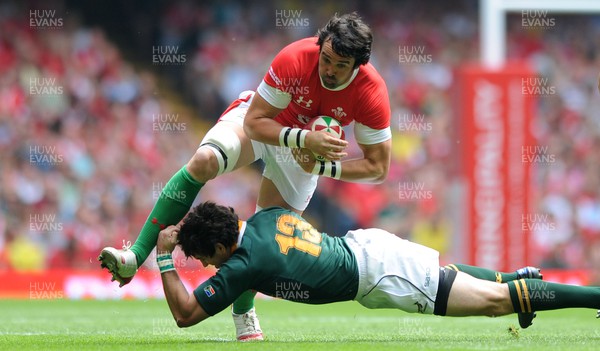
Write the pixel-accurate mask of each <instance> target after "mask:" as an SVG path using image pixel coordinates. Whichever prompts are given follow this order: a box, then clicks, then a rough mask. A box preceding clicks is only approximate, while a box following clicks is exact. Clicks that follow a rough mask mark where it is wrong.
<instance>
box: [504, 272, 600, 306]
mask: <svg viewBox="0 0 600 351" xmlns="http://www.w3.org/2000/svg"><path fill="white" fill-rule="evenodd" d="M508 290H509V292H510V299H511V301H512V304H513V308H514V309H515V312H532V311H547V310H556V309H559V308H577V307H581V308H594V309H599V308H600V288H599V287H595V286H577V285H566V284H558V283H550V282H545V281H542V280H538V279H519V280H515V281H512V282H508Z"/></svg>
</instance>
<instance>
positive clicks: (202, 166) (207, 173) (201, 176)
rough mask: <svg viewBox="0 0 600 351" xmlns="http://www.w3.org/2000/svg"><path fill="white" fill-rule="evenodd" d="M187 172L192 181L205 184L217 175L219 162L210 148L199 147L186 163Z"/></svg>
mask: <svg viewBox="0 0 600 351" xmlns="http://www.w3.org/2000/svg"><path fill="white" fill-rule="evenodd" d="M187 170H188V172H190V174H191V175H192V177H194V179H196V180H197V181H199V182H202V183H205V182H207V181H209V180H211V179H213V178H215V177H216V176H217V175H218V174H219V162H218V160H217V157H216V156H215V154H214V153H213V152H212V151H211V150H210V148H208V147H199V148H198V150H196V153H195V154H194V156H192V159H191V160H190V161H189V162H188V165H187Z"/></svg>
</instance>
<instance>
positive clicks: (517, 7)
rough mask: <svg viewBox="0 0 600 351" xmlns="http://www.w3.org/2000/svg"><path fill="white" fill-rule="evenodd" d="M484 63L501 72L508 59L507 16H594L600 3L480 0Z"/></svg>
mask: <svg viewBox="0 0 600 351" xmlns="http://www.w3.org/2000/svg"><path fill="white" fill-rule="evenodd" d="M479 5H480V9H479V28H480V31H481V35H480V38H479V45H480V53H481V63H482V65H483V66H484V67H487V68H490V69H497V68H499V67H502V65H503V64H504V61H505V59H506V14H507V13H508V12H516V11H527V10H529V11H536V10H537V11H548V12H554V13H579V14H591V13H599V12H600V0H480V3H479Z"/></svg>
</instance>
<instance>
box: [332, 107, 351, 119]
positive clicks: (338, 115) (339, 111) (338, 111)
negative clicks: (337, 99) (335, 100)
mask: <svg viewBox="0 0 600 351" xmlns="http://www.w3.org/2000/svg"><path fill="white" fill-rule="evenodd" d="M331 112H333V115H334V116H335V119H342V118H343V117H344V116H347V114H346V112H344V109H343V108H341V107H339V106H338V107H337V108H332V109H331Z"/></svg>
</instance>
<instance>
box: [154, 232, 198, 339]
mask: <svg viewBox="0 0 600 351" xmlns="http://www.w3.org/2000/svg"><path fill="white" fill-rule="evenodd" d="M178 233H179V227H178V226H173V225H172V226H169V227H167V228H165V229H163V230H162V231H161V232H160V233H159V235H158V241H157V243H156V252H157V255H160V254H169V255H170V254H171V253H172V252H173V250H174V249H175V245H176V244H177V234H178ZM160 276H161V279H162V283H163V289H164V291H165V297H166V299H167V304H168V305H169V309H170V310H171V313H172V314H173V318H174V319H175V322H176V323H177V326H178V327H180V328H185V327H189V326H192V325H195V324H198V323H199V322H201V321H203V320H205V319H206V318H208V317H209V315H208V314H207V313H206V312H205V311H204V309H203V308H202V306H200V304H199V303H198V301H197V300H196V298H195V297H194V295H193V294H190V293H188V291H187V289H186V288H185V286H183V283H182V282H181V279H180V278H179V275H178V274H177V271H176V270H175V269H173V270H169V271H166V272H162V269H161V274H160Z"/></svg>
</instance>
